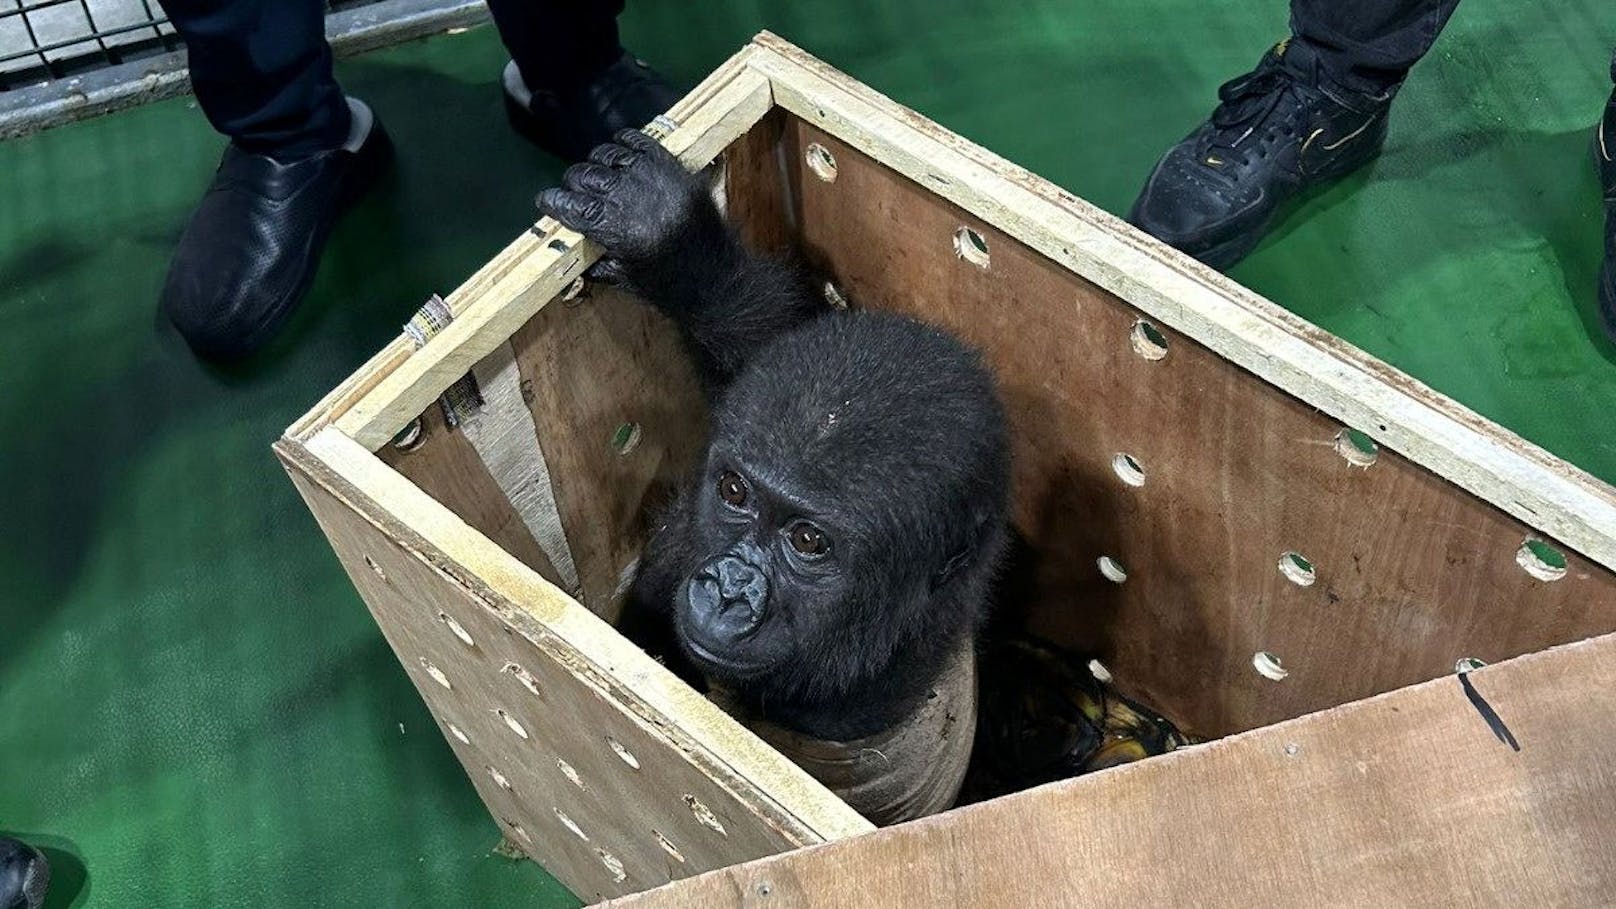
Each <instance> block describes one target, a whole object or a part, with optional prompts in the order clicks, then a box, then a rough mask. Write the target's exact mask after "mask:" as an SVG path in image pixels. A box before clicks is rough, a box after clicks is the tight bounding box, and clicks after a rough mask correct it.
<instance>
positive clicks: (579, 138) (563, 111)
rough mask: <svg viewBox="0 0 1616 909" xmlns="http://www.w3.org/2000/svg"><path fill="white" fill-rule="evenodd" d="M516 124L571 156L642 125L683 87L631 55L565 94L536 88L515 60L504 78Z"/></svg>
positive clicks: (555, 152) (520, 130)
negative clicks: (530, 84) (677, 87)
mask: <svg viewBox="0 0 1616 909" xmlns="http://www.w3.org/2000/svg"><path fill="white" fill-rule="evenodd" d="M500 81H501V82H502V83H503V84H504V89H505V113H506V115H507V116H508V117H509V118H510V121H511V127H512V128H513V129H515V130H516V131H517V132H518V133H520V134H521V135H522V136H524V137H525V138H527V139H528V140H529V141H531V142H532V143H533V144H535V145H537V146H539V147H540V148H542V149H544V150H545V151H548V152H550V153H551V154H553V155H556V156H558V157H560V158H564V159H566V160H568V161H582V160H583V159H584V157H585V156H586V155H588V154H589V151H590V149H592V148H594V147H595V146H597V145H599V144H601V143H602V142H607V141H610V140H611V138H612V137H613V136H615V135H617V134H618V133H619V132H621V131H622V130H625V129H639V128H640V127H642V126H644V125H645V124H647V123H650V122H651V121H652V120H653V119H655V118H656V116H657V115H658V114H661V113H665V112H666V111H667V110H668V108H670V107H672V106H673V104H674V102H676V101H678V100H679V91H678V90H677V89H675V88H674V87H673V85H672V84H671V83H669V82H668V80H667V79H664V78H663V77H662V75H661V74H659V73H658V72H657V71H656V70H654V69H652V68H651V67H650V66H648V65H647V64H646V63H645V61H643V60H640V59H638V58H636V57H632V56H630V55H628V54H624V55H623V56H621V57H618V58H617V62H616V63H613V64H612V65H611V66H608V67H606V69H604V70H602V71H601V73H600V75H598V76H596V77H595V78H594V79H593V80H592V81H590V82H589V83H588V84H586V85H584V86H583V87H582V88H580V89H577V90H575V91H572V92H568V93H566V94H559V93H556V92H551V91H537V92H536V91H533V90H531V89H529V88H528V87H527V83H525V82H523V81H522V73H521V70H519V69H517V67H516V61H515V60H512V61H511V62H510V63H509V64H507V65H506V66H505V73H504V76H503V77H502V78H501V80H500Z"/></svg>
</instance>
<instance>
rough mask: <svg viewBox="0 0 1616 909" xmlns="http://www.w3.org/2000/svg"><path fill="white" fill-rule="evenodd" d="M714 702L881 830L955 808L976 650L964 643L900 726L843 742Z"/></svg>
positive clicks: (969, 724) (971, 709)
mask: <svg viewBox="0 0 1616 909" xmlns="http://www.w3.org/2000/svg"><path fill="white" fill-rule="evenodd" d="M710 697H711V698H712V700H713V702H714V703H716V704H718V705H719V706H720V707H722V708H723V709H724V710H725V712H727V713H730V714H731V715H733V716H735V717H736V718H737V719H739V720H740V721H741V722H742V723H743V724H745V726H746V727H747V728H748V729H750V730H752V732H754V733H756V734H757V736H758V737H759V738H761V739H763V741H765V742H767V743H769V745H770V746H771V747H773V748H774V749H775V750H776V751H778V752H780V753H781V754H783V755H785V756H786V757H788V758H790V759H791V760H792V761H794V762H795V763H796V764H797V765H798V766H800V767H801V768H802V769H804V770H806V771H808V773H809V774H810V775H812V776H813V777H814V779H816V780H819V782H820V783H822V784H824V785H825V787H826V788H827V789H829V790H830V791H832V792H834V793H836V795H837V796H838V797H839V798H841V799H842V801H844V802H846V803H847V804H849V805H851V806H852V807H853V810H855V811H857V812H858V813H859V814H862V815H863V816H864V817H866V818H868V819H869V820H870V822H871V823H874V824H877V825H880V826H883V827H885V826H889V825H892V824H901V823H903V822H904V821H912V820H914V819H915V818H919V817H925V816H926V815H928V814H936V813H937V812H939V811H945V810H947V809H949V808H952V807H953V806H954V801H955V799H956V798H957V797H958V795H959V790H960V785H961V783H963V782H964V780H965V769H966V767H967V766H968V765H969V764H970V760H971V743H972V740H973V737H974V736H975V732H976V647H975V643H974V642H973V641H972V640H971V639H970V638H966V639H965V640H964V642H963V643H962V644H961V646H960V647H959V648H957V649H956V650H955V652H954V655H953V656H952V657H951V658H950V659H949V662H948V665H947V666H946V667H945V668H944V669H943V672H942V674H941V675H940V676H938V678H937V680H936V681H935V682H933V683H932V686H931V688H930V689H929V691H928V692H927V697H926V699H925V700H923V701H921V702H920V704H919V706H918V707H916V709H915V710H914V711H913V712H912V713H911V714H910V715H909V716H908V717H907V718H905V719H904V720H903V721H902V722H900V723H898V724H896V725H894V726H892V727H890V728H888V729H884V730H882V731H881V732H878V733H876V734H875V735H871V736H866V737H864V738H861V739H855V740H853V741H850V742H834V741H828V740H825V739H815V738H809V737H808V736H805V735H802V734H801V733H798V732H793V731H791V730H789V729H784V728H781V727H779V726H776V725H774V724H773V723H770V722H768V721H767V720H763V719H759V718H755V717H751V716H748V715H747V714H746V711H745V710H744V709H742V708H740V707H739V705H738V704H737V703H736V702H735V700H734V699H733V698H732V697H731V696H730V695H729V694H728V693H727V692H724V691H722V690H715V691H713V692H712V693H711V694H710Z"/></svg>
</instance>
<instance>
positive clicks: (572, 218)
mask: <svg viewBox="0 0 1616 909" xmlns="http://www.w3.org/2000/svg"><path fill="white" fill-rule="evenodd" d="M537 201H538V205H539V211H540V212H541V213H542V214H546V215H549V216H550V217H552V218H554V219H556V220H557V221H560V222H561V223H562V224H565V225H566V226H567V227H570V228H572V229H573V230H575V231H578V232H579V233H585V234H586V233H588V232H590V231H591V230H594V229H595V228H596V227H598V226H600V221H601V218H602V216H604V215H605V213H606V203H605V202H603V201H601V200H600V199H599V198H598V197H596V196H591V195H587V194H585V193H575V192H569V191H567V190H565V189H561V188H560V187H556V188H552V189H547V190H545V191H544V192H542V193H539V198H538V200H537Z"/></svg>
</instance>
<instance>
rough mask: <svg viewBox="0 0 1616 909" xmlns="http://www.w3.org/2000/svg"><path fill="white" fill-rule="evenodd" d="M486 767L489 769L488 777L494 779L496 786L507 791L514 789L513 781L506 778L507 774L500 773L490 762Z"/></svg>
mask: <svg viewBox="0 0 1616 909" xmlns="http://www.w3.org/2000/svg"><path fill="white" fill-rule="evenodd" d="M485 769H486V770H487V771H488V778H489V779H491V780H493V781H494V785H495V786H498V787H499V788H501V789H503V790H505V791H506V792H510V791H512V790H511V781H510V780H508V779H506V778H505V774H503V773H500V772H499V770H497V769H496V768H495V767H494V766H493V765H492V764H489V765H488V766H487V767H486V768H485Z"/></svg>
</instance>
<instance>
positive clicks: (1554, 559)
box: [1515, 539, 1567, 581]
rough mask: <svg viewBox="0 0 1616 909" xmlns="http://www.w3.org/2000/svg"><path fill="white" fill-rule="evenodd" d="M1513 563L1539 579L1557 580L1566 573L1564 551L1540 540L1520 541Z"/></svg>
mask: <svg viewBox="0 0 1616 909" xmlns="http://www.w3.org/2000/svg"><path fill="white" fill-rule="evenodd" d="M1515 564H1517V565H1519V566H1521V568H1523V569H1525V570H1526V573H1527V574H1529V575H1531V576H1532V577H1534V578H1537V579H1538V580H1539V581H1558V580H1560V579H1561V578H1563V577H1565V575H1566V567H1567V563H1566V557H1565V553H1563V552H1561V551H1560V550H1558V549H1555V548H1554V547H1553V546H1550V545H1549V544H1547V543H1545V542H1543V541H1542V540H1537V539H1532V540H1527V541H1526V542H1524V543H1522V544H1521V548H1520V549H1518V550H1516V552H1515Z"/></svg>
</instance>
